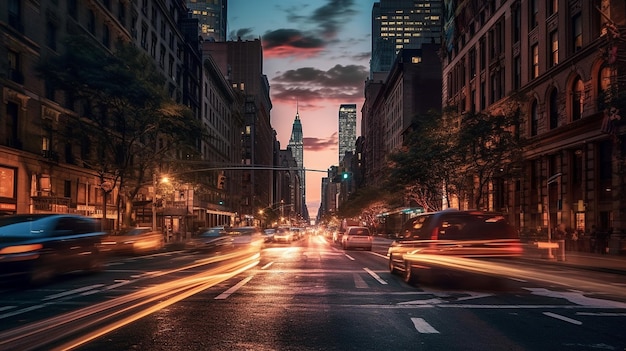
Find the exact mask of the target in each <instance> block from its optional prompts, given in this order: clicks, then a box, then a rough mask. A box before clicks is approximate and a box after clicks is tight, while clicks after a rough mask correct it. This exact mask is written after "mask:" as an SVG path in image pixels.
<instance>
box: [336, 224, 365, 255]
mask: <svg viewBox="0 0 626 351" xmlns="http://www.w3.org/2000/svg"><path fill="white" fill-rule="evenodd" d="M341 247H343V249H344V250H349V249H358V248H361V249H365V250H368V251H372V233H371V232H370V230H369V228H367V227H348V228H346V231H345V233H344V234H343V236H342V237H341Z"/></svg>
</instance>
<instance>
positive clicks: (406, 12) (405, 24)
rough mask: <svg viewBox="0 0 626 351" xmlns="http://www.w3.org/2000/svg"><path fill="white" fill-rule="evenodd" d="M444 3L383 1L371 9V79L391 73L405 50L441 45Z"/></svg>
mask: <svg viewBox="0 0 626 351" xmlns="http://www.w3.org/2000/svg"><path fill="white" fill-rule="evenodd" d="M442 4H443V1H436V0H381V1H379V2H376V3H374V5H373V7H372V60H371V63H370V79H379V78H377V76H378V75H379V74H381V75H382V76H383V77H384V76H386V72H389V71H390V70H391V66H392V65H393V62H394V60H395V58H396V55H397V54H398V52H399V51H400V50H402V49H419V48H421V47H422V44H424V43H441V23H442V22H441V18H442V14H443V9H442Z"/></svg>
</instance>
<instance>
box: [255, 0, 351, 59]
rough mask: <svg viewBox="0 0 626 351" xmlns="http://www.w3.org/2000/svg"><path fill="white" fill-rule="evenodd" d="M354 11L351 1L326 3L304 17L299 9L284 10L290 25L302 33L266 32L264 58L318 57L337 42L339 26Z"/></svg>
mask: <svg viewBox="0 0 626 351" xmlns="http://www.w3.org/2000/svg"><path fill="white" fill-rule="evenodd" d="M353 7H354V0H327V2H326V4H325V5H323V6H321V7H319V8H317V9H315V10H314V11H313V13H312V14H311V15H310V16H303V15H302V10H303V9H302V8H299V9H296V8H289V9H286V10H284V11H285V12H286V13H287V19H288V20H289V21H290V23H294V24H296V25H297V28H301V29H292V28H281V29H276V30H271V31H268V32H266V33H265V34H264V35H263V36H262V40H263V54H264V55H265V56H266V57H287V56H292V57H293V56H295V57H312V56H317V55H319V54H320V53H321V52H323V49H324V48H325V47H326V46H328V45H329V44H331V43H335V42H336V40H335V39H336V38H337V34H338V33H339V32H340V30H341V27H342V25H343V24H344V23H347V22H348V20H349V19H350V17H351V16H353V15H355V14H356V13H357V11H355V10H354V9H353ZM298 24H300V25H298ZM308 26H312V28H310V29H309V28H307V27H308Z"/></svg>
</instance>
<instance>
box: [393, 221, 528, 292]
mask: <svg viewBox="0 0 626 351" xmlns="http://www.w3.org/2000/svg"><path fill="white" fill-rule="evenodd" d="M400 237H401V238H400V239H397V240H395V241H394V242H392V244H391V245H390V246H389V249H388V252H387V256H388V258H389V271H390V272H391V273H402V276H403V278H404V280H405V281H407V282H410V281H414V280H416V277H417V275H418V271H416V270H419V269H429V268H431V267H429V263H428V259H427V258H428V256H427V255H437V256H442V255H443V256H449V257H463V258H492V257H518V256H521V255H522V252H523V249H522V245H521V243H520V240H519V235H518V233H517V230H515V228H514V227H513V226H511V225H510V224H509V223H508V222H507V221H506V219H505V217H504V216H503V215H502V214H500V213H497V212H487V211H470V210H468V211H459V210H443V211H437V212H429V213H422V214H419V215H417V216H415V217H413V218H411V219H409V220H408V221H407V222H406V223H404V225H403V226H402V230H401V233H400ZM431 262H432V261H431Z"/></svg>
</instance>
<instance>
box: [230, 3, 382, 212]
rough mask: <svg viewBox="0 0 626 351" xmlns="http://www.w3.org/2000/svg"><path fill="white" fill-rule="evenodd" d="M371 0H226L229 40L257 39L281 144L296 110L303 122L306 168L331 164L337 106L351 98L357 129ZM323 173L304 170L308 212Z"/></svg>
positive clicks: (313, 206) (314, 209)
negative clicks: (355, 109)
mask: <svg viewBox="0 0 626 351" xmlns="http://www.w3.org/2000/svg"><path fill="white" fill-rule="evenodd" d="M375 2H376V1H374V0H306V1H304V0H291V1H289V2H285V1H284V0H266V1H263V2H260V1H257V0H230V1H229V2H228V40H238V39H239V38H240V39H241V40H254V39H259V38H260V39H261V40H262V43H263V66H264V67H263V72H264V73H265V74H266V75H267V77H268V79H269V82H270V96H271V100H272V105H273V108H272V110H271V124H272V127H273V128H274V129H275V130H276V133H277V138H278V140H279V142H280V147H281V149H285V148H286V147H287V145H288V143H289V138H290V136H291V128H292V125H293V121H294V119H295V116H296V113H299V115H300V120H301V123H302V132H303V136H304V137H303V144H304V167H305V168H307V169H312V170H327V169H328V168H330V166H333V165H337V160H338V155H339V150H338V111H339V107H340V105H341V104H356V105H357V136H359V135H360V122H361V108H362V106H363V100H364V95H363V87H364V83H365V80H366V79H367V77H368V75H369V60H370V56H371V55H370V51H371V26H372V23H371V15H372V6H373V4H374V3H375ZM325 176H326V174H325V173H322V172H307V174H306V197H307V207H308V210H309V215H310V217H311V218H312V219H314V218H315V217H316V214H317V211H318V209H319V206H320V200H321V179H322V177H325Z"/></svg>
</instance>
